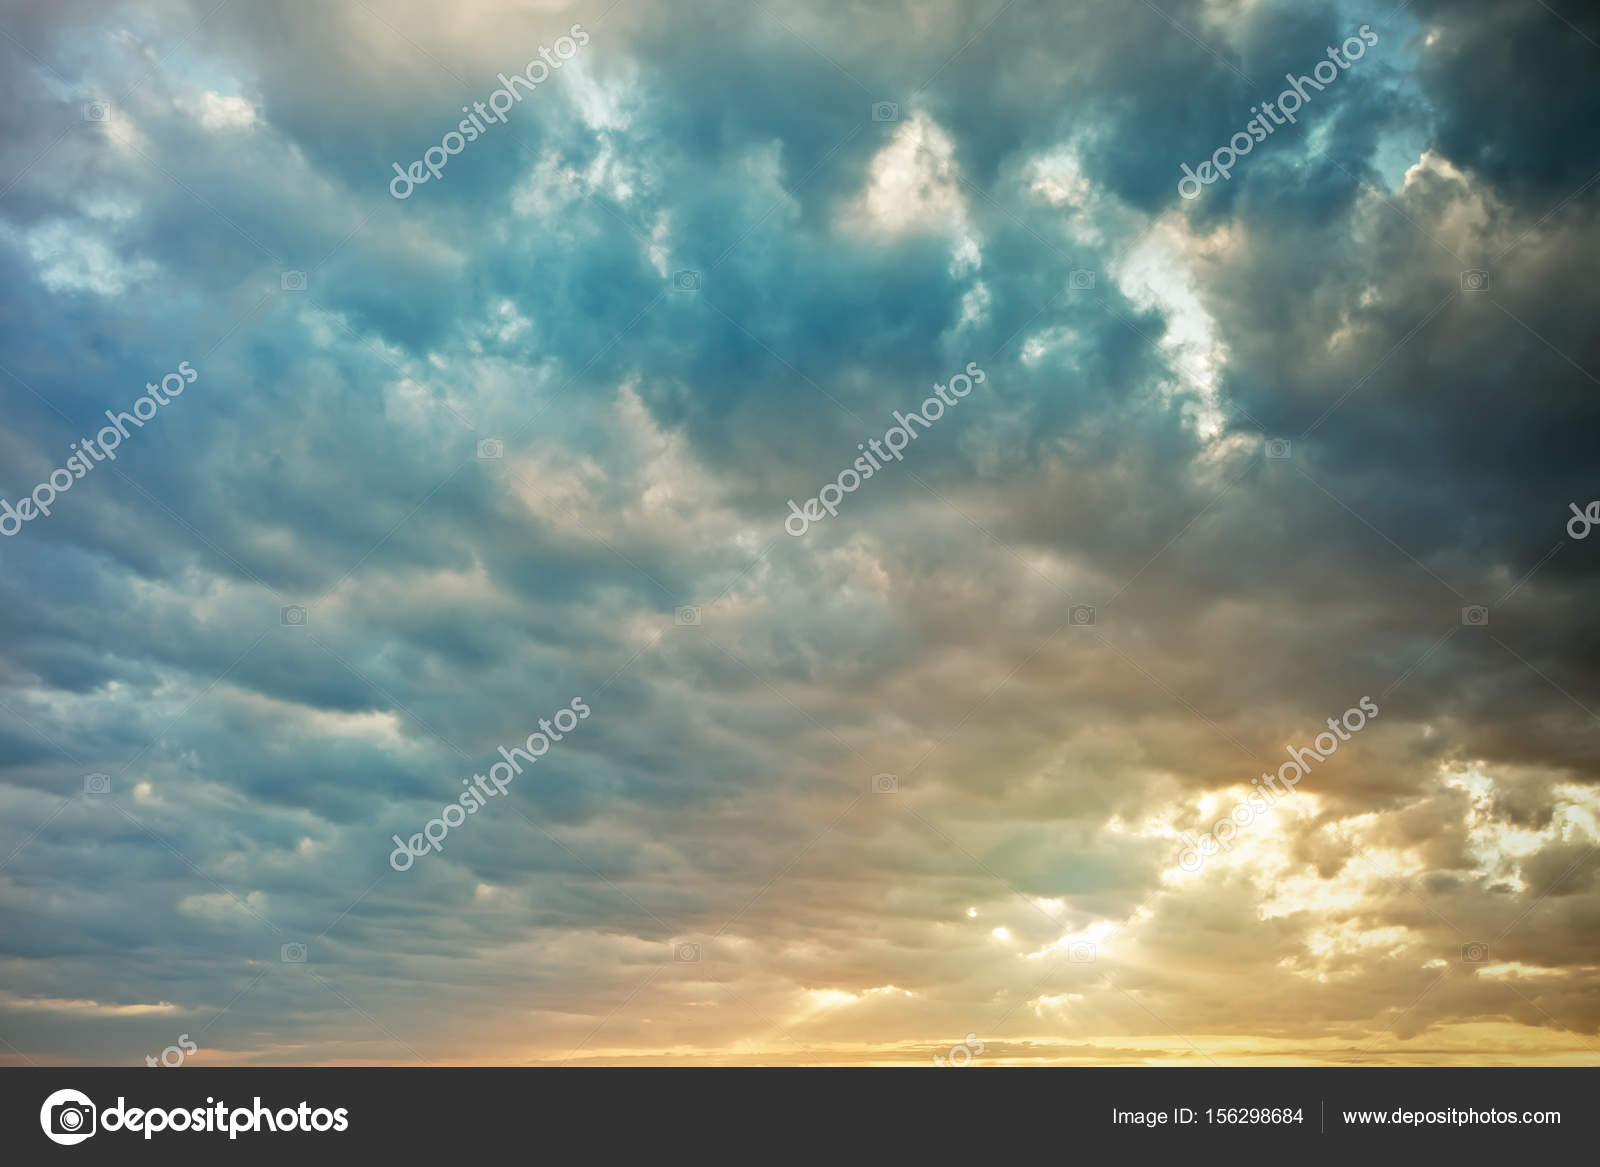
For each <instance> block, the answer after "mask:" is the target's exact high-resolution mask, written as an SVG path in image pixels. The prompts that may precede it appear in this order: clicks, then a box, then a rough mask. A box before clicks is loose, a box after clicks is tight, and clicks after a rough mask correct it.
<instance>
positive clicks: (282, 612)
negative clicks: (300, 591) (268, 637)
mask: <svg viewBox="0 0 1600 1167" xmlns="http://www.w3.org/2000/svg"><path fill="white" fill-rule="evenodd" d="M278 619H279V620H281V621H282V622H283V626H284V627H285V628H304V627H305V626H306V610H305V609H304V608H302V607H301V606H300V605H299V604H290V605H289V606H288V607H286V608H279V609H278Z"/></svg>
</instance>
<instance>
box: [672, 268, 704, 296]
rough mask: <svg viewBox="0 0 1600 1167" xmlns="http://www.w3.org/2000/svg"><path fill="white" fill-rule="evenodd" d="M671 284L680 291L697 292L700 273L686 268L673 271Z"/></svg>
mask: <svg viewBox="0 0 1600 1167" xmlns="http://www.w3.org/2000/svg"><path fill="white" fill-rule="evenodd" d="M672 286H673V287H674V288H677V289H678V291H680V292H698V291H699V290H700V273H699V272H697V271H689V270H688V269H687V268H686V269H684V270H683V271H678V272H673V273H672Z"/></svg>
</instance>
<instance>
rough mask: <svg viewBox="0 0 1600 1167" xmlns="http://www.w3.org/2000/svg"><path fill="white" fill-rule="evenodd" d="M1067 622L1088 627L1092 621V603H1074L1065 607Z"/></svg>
mask: <svg viewBox="0 0 1600 1167" xmlns="http://www.w3.org/2000/svg"><path fill="white" fill-rule="evenodd" d="M1067 623H1069V624H1076V625H1077V626H1078V627H1080V628H1088V627H1089V626H1091V625H1092V624H1093V623H1094V605H1093V604H1074V605H1072V607H1070V608H1068V609H1067Z"/></svg>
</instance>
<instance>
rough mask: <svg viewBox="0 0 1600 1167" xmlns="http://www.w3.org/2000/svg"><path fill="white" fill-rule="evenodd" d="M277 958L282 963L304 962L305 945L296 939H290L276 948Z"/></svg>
mask: <svg viewBox="0 0 1600 1167" xmlns="http://www.w3.org/2000/svg"><path fill="white" fill-rule="evenodd" d="M278 958H279V959H280V960H282V961H283V963H284V964H304V963H305V962H306V946H305V945H304V944H301V943H300V942H299V941H298V940H291V941H290V942H289V943H288V944H285V945H284V946H283V947H282V948H281V949H279V950H278Z"/></svg>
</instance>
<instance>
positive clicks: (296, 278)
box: [278, 271, 306, 292]
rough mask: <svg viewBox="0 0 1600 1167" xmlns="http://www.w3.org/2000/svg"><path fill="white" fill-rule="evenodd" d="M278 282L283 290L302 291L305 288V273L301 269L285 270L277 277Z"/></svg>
mask: <svg viewBox="0 0 1600 1167" xmlns="http://www.w3.org/2000/svg"><path fill="white" fill-rule="evenodd" d="M278 283H279V284H280V285H281V286H282V287H283V290H284V291H285V292H303V291H305V290H306V273H305V272H303V271H286V272H284V273H283V275H282V276H280V277H279V279H278Z"/></svg>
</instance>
